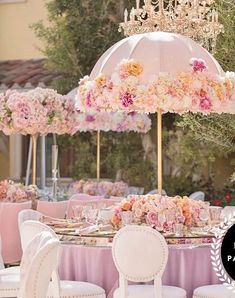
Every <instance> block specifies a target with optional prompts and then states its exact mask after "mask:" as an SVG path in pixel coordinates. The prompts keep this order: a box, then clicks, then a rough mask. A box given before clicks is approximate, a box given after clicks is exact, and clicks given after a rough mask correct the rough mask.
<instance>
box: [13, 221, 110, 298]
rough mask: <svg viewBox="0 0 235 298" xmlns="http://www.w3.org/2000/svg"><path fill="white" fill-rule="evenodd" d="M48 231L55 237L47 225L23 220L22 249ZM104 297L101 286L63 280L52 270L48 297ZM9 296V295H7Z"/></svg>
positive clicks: (21, 229) (21, 232)
mask: <svg viewBox="0 0 235 298" xmlns="http://www.w3.org/2000/svg"><path fill="white" fill-rule="evenodd" d="M45 231H46V232H49V233H50V234H51V236H52V237H54V238H57V235H56V234H55V232H54V230H52V229H51V228H50V227H49V226H47V225H45V224H43V223H41V222H39V221H33V220H27V221H25V222H24V223H23V224H22V225H21V228H20V235H21V243H22V249H23V251H24V250H25V249H26V248H27V246H28V244H29V242H30V241H31V239H33V238H34V237H35V235H37V234H38V233H41V232H45ZM86 295H87V297H92V298H105V297H106V296H105V292H104V290H103V289H102V288H100V287H98V286H96V285H93V284H91V283H87V282H79V281H67V280H66V281H63V280H60V279H59V275H58V270H57V268H56V269H55V270H53V272H52V282H51V283H50V286H49V291H48V295H47V296H46V297H48V298H59V297H61V298H71V297H76V298H80V297H81V298H83V297H86ZM8 297H9V296H8Z"/></svg>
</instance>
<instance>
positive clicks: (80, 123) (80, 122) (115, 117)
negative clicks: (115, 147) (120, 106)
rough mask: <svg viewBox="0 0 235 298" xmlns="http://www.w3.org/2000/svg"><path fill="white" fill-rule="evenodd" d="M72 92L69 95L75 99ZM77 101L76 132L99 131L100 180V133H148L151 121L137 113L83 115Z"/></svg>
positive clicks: (98, 160) (98, 178)
mask: <svg viewBox="0 0 235 298" xmlns="http://www.w3.org/2000/svg"><path fill="white" fill-rule="evenodd" d="M75 90H76V89H74V90H72V91H71V92H70V93H69V94H68V95H69V96H71V97H73V98H75V97H76V96H75V93H77V90H76V92H74V91H75ZM78 98H79V97H76V99H77V105H76V106H77V113H76V121H77V123H76V126H75V129H76V131H79V132H92V131H97V171H96V172H97V174H96V176H97V177H96V178H97V180H98V181H99V180H100V132H101V131H105V132H107V131H114V132H130V131H134V132H137V133H147V132H148V131H149V130H150V129H151V120H150V118H149V117H148V116H147V115H144V114H138V113H136V112H125V113H118V112H116V113H113V112H112V113H108V112H105V111H99V110H95V111H93V112H92V111H91V112H86V113H83V112H81V111H80V108H81V106H80V99H79V100H78Z"/></svg>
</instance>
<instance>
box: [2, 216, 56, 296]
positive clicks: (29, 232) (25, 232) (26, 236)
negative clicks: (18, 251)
mask: <svg viewBox="0 0 235 298" xmlns="http://www.w3.org/2000/svg"><path fill="white" fill-rule="evenodd" d="M25 211H26V210H25ZM32 211H33V210H32ZM35 212H37V211H35ZM35 215H39V214H37V213H35ZM22 218H23V216H22ZM24 218H25V217H24ZM19 230H20V240H21V247H22V251H23V252H24V251H25V249H26V248H27V246H28V244H29V243H30V242H31V241H32V239H33V238H34V237H35V236H36V235H37V234H39V233H41V232H49V233H50V234H51V235H52V237H54V238H57V236H56V233H55V232H54V230H52V229H51V228H50V227H49V226H47V225H45V224H43V223H41V222H39V221H36V220H25V221H24V222H22V223H21V224H20V225H19ZM2 274H7V275H10V274H13V275H15V274H18V275H19V274H20V266H11V267H8V268H5V269H4V272H2ZM0 276H1V271H0ZM0 297H2V296H0ZM4 297H5V296H4ZM6 297H11V296H6Z"/></svg>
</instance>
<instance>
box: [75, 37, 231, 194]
mask: <svg viewBox="0 0 235 298" xmlns="http://www.w3.org/2000/svg"><path fill="white" fill-rule="evenodd" d="M234 90H235V75H234V73H226V74H225V73H224V71H223V69H222V68H221V66H220V65H219V63H218V62H217V61H216V59H215V58H214V57H213V56H212V55H211V54H210V53H209V52H208V51H207V50H205V49H204V48H202V47H201V46H200V45H198V44H197V43H195V42H194V41H193V40H191V39H190V38H187V37H185V36H181V35H179V34H174V33H166V32H151V33H144V34H138V35H134V36H130V37H128V38H125V39H123V40H121V41H119V42H117V43H116V44H114V45H113V46H112V47H111V48H109V49H108V50H107V51H106V52H105V53H104V54H103V55H102V56H101V58H100V59H99V60H98V62H97V63H96V65H95V66H94V68H93V70H92V72H91V74H90V77H85V78H84V79H83V80H81V82H80V83H79V91H78V92H79V98H80V102H81V105H82V109H83V110H87V109H93V110H96V109H100V110H106V111H122V112H126V111H136V112H144V113H156V112H157V113H158V122H157V129H158V192H159V193H160V194H161V193H162V135H161V134H162V120H161V117H162V113H166V112H174V113H179V114H182V113H185V112H189V111H191V112H202V113H205V114H208V113H212V112H214V113H215V112H216V113H222V112H228V113H235V95H234V93H235V92H234Z"/></svg>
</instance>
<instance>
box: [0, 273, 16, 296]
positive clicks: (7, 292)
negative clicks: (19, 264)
mask: <svg viewBox="0 0 235 298" xmlns="http://www.w3.org/2000/svg"><path fill="white" fill-rule="evenodd" d="M9 269H11V268H9ZM19 289H20V275H19V273H18V274H12V272H10V273H9V270H8V268H7V269H2V270H0V297H16V296H17V295H18V292H19Z"/></svg>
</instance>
